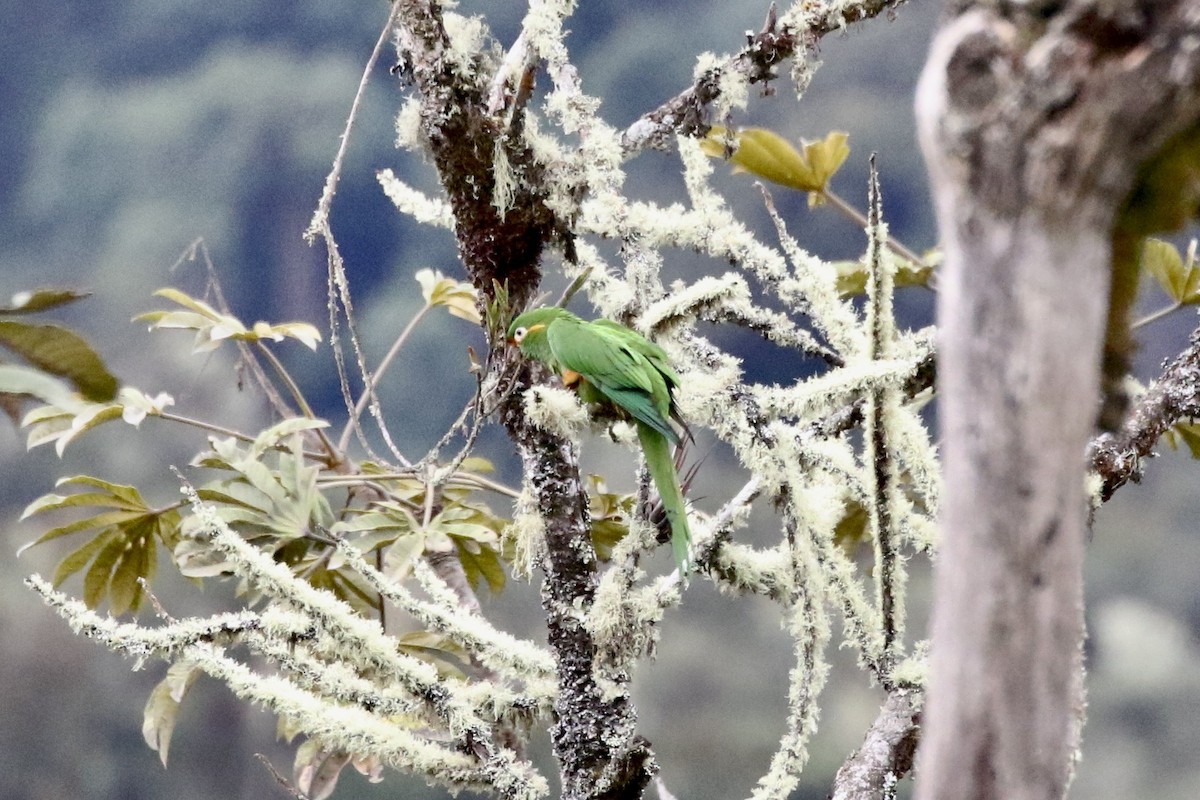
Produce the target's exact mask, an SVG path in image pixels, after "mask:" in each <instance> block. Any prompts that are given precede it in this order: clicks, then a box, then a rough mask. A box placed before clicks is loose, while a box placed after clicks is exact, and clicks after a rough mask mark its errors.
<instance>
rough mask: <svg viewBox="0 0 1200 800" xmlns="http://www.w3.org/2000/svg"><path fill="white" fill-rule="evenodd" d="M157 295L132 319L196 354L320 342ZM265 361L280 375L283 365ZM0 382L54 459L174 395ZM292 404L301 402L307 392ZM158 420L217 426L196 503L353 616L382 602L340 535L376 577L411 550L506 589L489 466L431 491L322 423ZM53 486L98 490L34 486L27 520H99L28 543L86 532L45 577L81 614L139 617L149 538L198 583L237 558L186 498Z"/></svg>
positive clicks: (164, 740) (298, 328) (160, 742)
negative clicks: (242, 427)
mask: <svg viewBox="0 0 1200 800" xmlns="http://www.w3.org/2000/svg"><path fill="white" fill-rule="evenodd" d="M417 281H418V283H419V284H420V287H421V292H422V296H423V297H424V299H425V303H426V308H431V307H444V308H446V309H447V310H448V311H449V312H450V313H451V314H453V315H455V316H458V317H461V318H463V319H466V320H469V321H471V322H475V323H476V324H479V323H480V321H481V317H480V314H479V311H478V309H477V306H476V295H475V291H474V289H473V288H472V287H471V286H470V285H469V284H465V283H462V282H459V281H455V280H452V279H449V278H446V277H444V276H443V275H442V274H441V273H438V272H435V271H433V270H422V271H421V272H419V273H418V274H417ZM156 294H157V296H159V297H162V298H165V299H167V300H169V301H171V302H172V303H174V304H176V305H177V306H179V308H177V309H172V310H162V311H153V312H149V313H146V314H142V315H141V316H139V317H138V318H137V319H139V320H141V321H144V322H148V323H149V327H150V330H151V331H155V330H174V329H183V330H192V331H194V332H195V333H196V342H195V346H194V351H195V352H197V353H206V352H208V351H210V350H212V349H213V348H215V347H218V346H219V345H220V344H221V343H222V342H224V341H227V340H233V341H245V342H252V343H256V344H258V345H260V346H266V345H268V344H269V343H271V342H278V341H282V340H283V339H286V338H293V339H297V340H299V341H301V342H303V343H304V344H305V345H306V346H308V347H310V348H314V349H315V347H316V345H317V343H318V342H319V341H320V338H321V337H320V333H319V332H318V331H317V329H316V328H315V327H313V326H312V325H309V324H307V323H299V322H290V323H284V324H269V323H266V322H258V323H256V324H254V325H252V326H247V325H245V324H243V323H242V322H241V321H240V320H239V319H237V318H236V317H234V316H232V315H230V314H227V313H224V312H222V311H219V310H217V309H216V308H214V307H213V306H212V305H210V304H209V303H207V302H204V301H202V300H197V299H195V298H193V297H191V296H189V295H188V294H186V293H184V292H182V291H179V290H177V289H171V288H168V289H161V290H159V291H158V292H157V293H156ZM75 297H76V295H74V294H73V293H69V292H65V291H61V292H51V291H49V290H47V291H43V292H39V293H32V294H30V295H28V296H27V297H25V298H20V299H19V300H18V301H14V304H13V307H12V308H11V309H7V310H5V311H13V312H15V311H18V310H28V309H40V308H49V307H53V306H55V305H59V304H61V303H63V302H69V301H70V300H71V299H74V298H75ZM2 324H3V323H2V321H0V325H2ZM0 335H2V334H0ZM39 366H42V365H41V364H37V363H35V365H34V367H39ZM275 366H276V369H277V370H283V367H282V365H281V364H278V363H276V364H275ZM279 375H280V380H281V381H282V383H283V384H284V390H285V391H289V392H296V391H298V390H297V389H296V388H295V384H294V382H293V381H291V380H290V378H289V377H288V376H287V375H286V372H280V373H279ZM0 386H10V387H16V388H19V389H23V390H25V391H27V392H28V393H30V394H35V395H37V396H39V397H42V398H43V399H44V400H46V401H47V402H46V404H45V405H42V406H40V407H37V408H35V409H33V410H31V411H30V412H29V413H28V414H26V415H25V417H24V419H23V420H22V425H23V426H24V427H26V428H27V430H28V440H27V446H28V447H30V448H32V447H36V446H38V445H43V444H48V443H54V444H55V447H56V448H57V450H58V453H59V455H63V453H64V451H65V449H66V446H67V445H68V444H69V443H71V442H73V441H75V440H76V439H77V438H79V437H80V436H82V435H84V434H86V433H88V432H89V431H91V430H94V429H95V428H96V427H98V426H99V425H101V424H103V423H105V422H109V421H113V420H117V419H122V420H124V421H125V422H127V423H129V424H132V425H138V424H140V423H141V421H142V420H143V419H145V418H146V417H147V416H157V417H163V416H164V414H165V410H164V409H165V408H166V407H167V406H169V405H172V404H173V402H174V401H173V399H172V398H171V397H170V396H169V395H167V394H159V395H157V396H153V397H152V396H149V395H147V394H145V393H143V392H141V391H140V390H138V389H135V388H133V387H124V388H122V389H121V390H120V392H119V393H117V394H116V395H115V397H113V398H110V399H109V400H108V401H107V402H92V401H89V400H86V399H83V398H80V397H78V396H77V395H74V394H73V393H71V392H69V391H67V390H66V387H65V386H62V385H61V384H60V383H59V382H57V381H56V380H55V379H54V378H53V377H51V376H48V375H46V374H45V371H44V370H39V369H37V368H24V367H21V368H18V367H15V366H12V365H0ZM297 400H298V402H299V404H300V406H301V407H302V408H307V403H306V402H304V401H303V398H300V397H297ZM167 418H168V419H169V420H170V421H171V422H174V423H182V424H189V425H194V426H197V427H201V428H204V429H207V430H210V431H219V432H221V433H222V434H223V435H217V436H213V437H211V438H210V439H209V447H208V449H206V450H205V451H203V452H201V453H200V454H198V455H197V456H196V457H195V459H193V461H192V464H191V466H192V467H193V468H195V469H202V470H211V471H216V472H217V473H220V474H219V477H216V478H214V479H212V480H209V481H207V482H205V483H202V484H200V485H199V486H198V488H197V489H196V492H195V496H196V497H197V498H198V499H199V500H200V501H201V502H203V503H205V504H206V505H208V506H210V507H211V510H212V512H213V513H214V514H215V515H216V517H217V518H218V519H220V520H221V521H222V522H224V523H225V524H226V525H228V526H229V528H230V529H231V530H233V531H236V532H237V533H238V534H240V535H241V536H243V537H244V538H245V539H246V540H247V541H249V542H253V543H254V544H255V545H257V546H258V547H260V548H262V549H263V550H265V551H267V552H270V553H271V554H272V556H273V557H274V559H275V560H276V561H278V562H280V563H283V564H286V565H287V566H288V568H289V569H290V570H291V571H292V572H293V573H294V574H296V575H297V576H300V577H303V578H304V579H305V580H306V581H308V582H309V583H310V584H312V585H313V586H317V587H320V588H324V589H326V590H328V591H329V592H331V593H332V594H333V595H334V596H336V597H338V598H340V599H342V600H344V601H345V602H347V603H349V604H350V605H351V607H353V608H354V609H355V610H356V611H358V612H359V613H361V614H363V615H374V614H378V613H379V610H380V605H379V598H378V596H377V594H376V593H375V592H374V591H373V590H371V589H370V588H369V587H368V584H367V582H366V581H365V580H364V579H363V577H362V576H360V575H358V574H357V573H355V572H354V571H353V570H351V569H350V568H349V567H348V566H347V565H346V564H345V563H344V560H343V559H342V558H341V557H340V556H339V555H338V552H337V548H336V540H337V539H338V538H345V539H347V540H349V541H351V542H352V543H353V544H354V545H355V546H356V547H358V548H359V549H360V550H361V551H362V552H364V553H372V552H374V553H376V554H377V556H378V559H379V563H380V564H381V566H383V567H384V571H385V573H386V574H388V575H390V576H392V577H394V578H397V579H403V578H405V577H406V576H407V575H409V573H410V572H411V570H412V566H413V562H414V560H415V559H418V558H421V557H422V556H424V555H427V554H437V553H441V554H451V555H453V556H455V557H456V558H457V559H458V560H459V561H460V562H461V564H462V568H463V571H464V573H465V575H466V578H467V579H468V580H469V581H470V583H471V585H473V586H477V587H478V586H482V585H484V584H486V585H487V586H488V587H489V588H490V589H491V590H492V591H493V592H499V591H501V590H502V589H503V587H504V583H505V579H506V574H507V571H506V569H505V566H504V564H503V561H502V559H501V553H500V545H499V541H500V531H501V530H502V529H503V528H504V526H505V525H506V524H507V521H506V520H504V519H502V518H500V517H497V516H495V515H494V514H493V513H492V512H491V511H490V509H489V508H488V507H487V506H486V505H485V504H484V503H482V502H480V501H479V500H478V498H477V497H476V495H477V494H478V492H479V487H478V485H477V484H474V483H471V482H470V479H471V478H472V476H476V477H477V476H480V475H482V473H485V472H488V471H490V470H491V465H490V464H489V463H488V462H486V461H485V460H483V459H478V458H471V459H466V460H464V461H463V463H462V464H461V465H460V469H459V470H458V472H457V473H455V475H457V476H459V477H458V480H457V482H456V483H453V484H451V485H445V486H436V487H435V486H431V485H430V484H429V483H428V481H427V480H424V479H422V478H419V477H417V475H416V473H415V472H399V473H398V472H394V471H391V470H390V468H388V467H384V466H380V465H376V464H372V463H366V464H363V465H362V466H360V467H356V468H353V469H351V470H350V471H349V472H348V471H347V468H346V467H347V460H346V456H345V454H342V453H338V452H335V451H333V450H332V449H331V448H332V444H331V443H330V442H329V441H328V439H327V438H325V437H324V436H323V435H322V434H321V433H320V432H321V431H322V430H323V429H324V428H326V427H328V423H327V422H326V421H324V420H319V419H314V418H311V417H308V416H303V417H289V418H286V419H284V420H282V421H280V422H276V423H275V424H273V425H271V426H270V427H268V428H266V429H265V430H263V431H261V432H260V433H258V434H256V435H254V436H248V435H244V434H240V433H236V432H231V431H228V430H227V429H224V428H222V427H220V426H218V425H215V424H212V423H207V422H203V421H200V420H192V419H189V418H186V417H182V416H178V415H167ZM451 477H453V476H451ZM61 483H62V484H63V485H71V486H74V487H80V486H84V487H90V488H91V489H92V490H93V491H86V492H78V493H74V494H68V495H60V494H48V495H45V496H44V497H41V498H39V499H38V500H36V501H34V502H33V503H31V504H30V505H29V507H28V508H27V509H26V510H25V515H24V516H25V517H26V518H28V517H33V516H35V515H39V514H43V513H45V512H50V511H62V510H67V509H73V510H80V509H89V510H91V511H94V512H97V513H89V514H88V515H86V516H84V517H82V518H80V519H76V520H73V521H71V522H68V523H66V524H63V525H60V526H58V527H55V528H52V529H51V530H49V531H47V532H46V533H45V534H43V535H42V536H41V537H39V538H38V539H37V540H36V541H34V542H32V543H31V545H29V546H32V545H40V544H44V543H47V542H50V541H53V540H55V539H58V538H60V537H63V536H67V535H70V534H74V533H80V532H90V533H91V534H92V537H91V538H90V539H89V541H88V542H86V543H85V544H84V545H83V546H81V547H79V548H77V549H76V550H75V551H73V552H71V553H70V554H68V555H67V556H66V557H65V558H63V560H62V561H61V562H60V563H59V565H58V568H57V570H56V572H55V575H54V584H55V585H56V586H57V585H59V584H61V583H62V582H63V581H64V580H66V579H67V578H69V577H71V576H72V575H74V574H76V573H80V572H82V573H84V593H83V595H84V596H83V599H84V601H85V603H86V604H87V605H88V607H90V608H96V607H98V606H99V605H100V604H102V603H103V602H105V601H107V602H108V603H109V606H110V609H111V611H112V613H114V614H121V613H124V612H125V611H130V610H137V608H138V606H139V604H140V602H141V600H142V586H141V584H140V583H139V579H144V580H146V581H149V580H151V579H152V578H153V576H154V574H155V568H156V566H157V545H158V544H160V543H161V544H162V545H164V546H165V547H166V549H167V550H168V552H169V553H170V555H171V557H172V559H173V561H174V562H175V564H176V565H177V566H178V568H179V570H180V572H181V573H182V574H183V575H185V576H187V577H189V578H191V579H193V580H197V581H203V580H205V579H210V578H217V577H223V576H228V575H231V574H232V573H233V571H234V570H233V566H232V565H231V564H230V563H228V562H227V561H226V560H225V558H224V557H223V556H221V555H220V554H219V553H218V552H217V551H215V550H214V549H213V548H211V547H210V546H209V545H208V544H207V543H206V541H205V537H204V536H202V535H201V534H203V533H204V531H203V530H202V524H201V523H200V522H199V521H198V520H197V518H196V517H195V516H186V517H185V516H183V515H182V514H181V510H182V509H184V508H185V507H187V506H188V505H189V501H187V500H181V501H179V502H177V503H175V504H173V505H170V506H168V507H166V508H157V509H156V508H153V507H151V506H150V505H149V504H148V503H146V502H145V501H144V500H143V498H142V496H141V494H140V493H139V492H138V490H137V489H136V488H134V487H132V486H123V485H119V484H113V483H110V482H108V481H105V480H103V479H101V478H97V477H92V476H86V475H84V476H76V477H72V478H66V479H64V480H63V481H62V482H61ZM348 490H349V491H348ZM431 492H432V493H431ZM427 495H428V500H427ZM435 501H436V502H435ZM238 591H239V593H241V594H246V595H248V597H249V599H250V600H254V599H255V597H256V596H257V595H255V594H254V590H253V587H251V586H248V585H245V584H244V583H243V584H240V585H239V586H238ZM398 646H399V647H400V648H401V649H402V650H404V651H406V652H407V651H411V653H412V654H413V655H416V656H417V657H419V658H422V659H425V660H428V661H430V662H431V663H434V664H436V665H437V667H438V668H439V669H440V670H443V671H444V672H445V673H446V674H458V673H459V672H460V664H461V662H462V658H461V656H462V653H461V651H460V649H458V648H457V646H456V645H455V644H454V643H453V642H450V641H449V640H444V639H443V638H442V637H441V635H440V634H437V633H433V632H426V631H413V632H411V633H410V634H408V635H406V636H405V637H402V638H401V640H400V642H399V645H398ZM171 680H172V679H171V678H170V676H169V678H168V682H164V684H162V685H160V687H159V689H156V691H155V694H154V695H153V696H152V697H151V701H150V703H149V704H148V705H147V711H146V730H145V734H146V737H147V741H149V742H150V743H151V746H153V747H156V748H157V749H158V750H159V752H160V754H162V756H163V758H164V760H165V758H166V750H167V745H168V744H169V741H170V732H171V727H172V726H173V724H174V713H175V708H176V706H177V702H178V700H179V699H180V697H181V696H182V695H181V692H180V690H179V686H178V685H177V682H175V683H170V681H171ZM173 704H175V705H173Z"/></svg>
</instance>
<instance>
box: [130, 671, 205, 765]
mask: <svg viewBox="0 0 1200 800" xmlns="http://www.w3.org/2000/svg"><path fill="white" fill-rule="evenodd" d="M199 675H200V670H199V668H197V667H196V666H195V665H194V664H192V663H191V662H190V661H177V662H175V663H174V664H172V665H171V666H170V667H169V668H168V669H167V675H166V677H165V678H163V679H162V680H161V681H159V682H158V683H157V684H156V685H155V687H154V688H153V689H152V690H151V691H150V696H149V697H148V698H146V708H145V710H144V711H143V712H142V738H143V739H145V740H146V744H147V745H149V746H150V749H151V750H155V751H157V752H158V757H159V759H160V760H161V761H162V765H163V766H164V767H165V766H166V765H167V754H168V751H169V750H170V749H171V734H173V733H174V732H175V721H176V719H178V717H179V708H180V706H181V705H182V704H183V697H184V695H186V694H187V691H188V689H190V688H191V686H192V683H193V682H195V680H196V678H197V677H199Z"/></svg>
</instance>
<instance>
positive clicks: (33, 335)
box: [0, 288, 118, 417]
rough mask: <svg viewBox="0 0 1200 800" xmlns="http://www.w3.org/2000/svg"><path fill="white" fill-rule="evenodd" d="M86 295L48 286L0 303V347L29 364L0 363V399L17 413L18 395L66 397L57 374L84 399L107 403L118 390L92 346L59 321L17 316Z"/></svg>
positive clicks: (47, 399)
mask: <svg viewBox="0 0 1200 800" xmlns="http://www.w3.org/2000/svg"><path fill="white" fill-rule="evenodd" d="M84 297H87V293H85V292H79V291H76V290H74V289H61V288H46V289H36V290H34V291H31V292H20V293H18V294H17V295H15V296H14V297H13V299H12V301H11V302H10V303H9V304H8V305H7V306H0V347H4V348H5V349H7V350H8V351H9V352H10V353H12V354H13V355H15V356H17V357H19V358H21V359H22V360H24V361H25V362H26V363H27V364H28V365H29V367H20V366H15V365H6V364H0V367H2V368H3V369H0V400H3V401H4V406H5V407H6V408H7V409H9V410H10V412H12V413H13V415H14V417H15V409H16V407H17V403H16V398H19V397H21V396H25V395H28V396H32V397H36V398H38V399H39V400H42V401H43V402H59V401H63V400H65V399H66V398H67V397H68V395H69V393H68V392H67V391H66V389H65V387H63V386H62V385H61V384H60V383H59V382H58V381H56V380H54V379H55V378H63V379H65V380H67V381H69V382H70V383H71V384H72V385H73V386H74V387H75V389H76V390H77V391H78V392H79V393H80V394H81V395H82V396H83V398H84V399H85V400H88V401H91V402H100V403H102V402H106V401H109V400H112V399H113V398H114V397H115V396H116V394H117V386H118V381H117V379H116V377H114V376H113V374H112V373H111V372H109V371H108V368H107V367H106V366H105V365H104V360H103V359H102V358H101V357H100V355H99V354H98V353H96V351H95V350H94V349H92V347H91V345H89V344H88V343H87V342H86V341H85V340H84V339H83V337H81V336H80V335H79V334H77V333H75V332H74V331H71V330H68V329H67V328H64V327H62V326H61V325H54V324H35V323H32V322H26V321H24V320H20V319H14V317H20V316H23V315H26V314H31V313H34V312H38V311H45V310H47V309H51V308H58V307H60V306H63V305H66V304H68V303H73V302H75V301H76V300H80V299H82V298H84Z"/></svg>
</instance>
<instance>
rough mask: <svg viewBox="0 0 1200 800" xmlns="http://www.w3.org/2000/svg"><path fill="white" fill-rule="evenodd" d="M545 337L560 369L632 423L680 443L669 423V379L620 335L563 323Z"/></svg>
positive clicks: (598, 327) (549, 330)
mask: <svg viewBox="0 0 1200 800" xmlns="http://www.w3.org/2000/svg"><path fill="white" fill-rule="evenodd" d="M547 335H548V339H549V343H550V349H551V350H552V351H553V353H554V358H555V360H556V361H557V362H558V363H559V364H560V365H561V366H562V367H565V368H566V369H569V370H571V371H573V372H578V373H579V374H580V375H582V376H583V378H584V380H586V381H588V382H589V383H590V384H591V385H592V386H594V387H595V388H596V389H598V390H599V391H600V393H601V394H603V395H604V396H605V397H607V398H608V399H609V400H611V401H612V402H613V403H615V404H616V405H618V406H620V407H621V408H623V409H625V411H627V412H628V413H629V414H630V415H631V416H632V417H633V418H634V419H636V420H638V421H639V422H641V423H643V424H644V425H647V426H649V427H651V428H653V429H654V430H656V431H658V432H660V433H661V434H662V435H663V436H666V437H667V438H668V439H669V440H670V441H672V442H677V441H679V435H678V434H677V433H676V432H675V430H674V429H673V428H671V425H670V423H669V422H668V421H667V415H668V413H669V411H670V393H669V390H668V388H667V384H666V381H665V379H664V378H663V376H662V375H660V374H659V373H658V371H657V370H656V368H655V367H654V365H652V364H651V363H650V362H649V361H648V360H647V359H646V357H645V356H643V355H642V354H641V353H639V352H638V351H637V350H636V349H634V348H632V347H630V346H628V345H627V344H626V342H625V341H624V339H623V337H622V336H621V335H619V334H617V333H614V332H613V331H612V330H611V329H609V328H606V327H604V326H596V325H594V324H589V323H580V324H571V323H563V322H556V323H554V324H552V325H551V326H550V327H549V329H548V331H547ZM635 335H636V334H635ZM656 383H657V385H656ZM660 406H661V407H660Z"/></svg>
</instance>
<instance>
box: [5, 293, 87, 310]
mask: <svg viewBox="0 0 1200 800" xmlns="http://www.w3.org/2000/svg"><path fill="white" fill-rule="evenodd" d="M91 294H92V293H91V292H81V291H78V290H76V289H58V288H43V289H34V290H33V291H28V292H17V293H16V294H14V295H13V296H12V300H10V301H9V304H8V305H7V306H0V315H2V316H8V315H11V314H31V313H33V312H35V311H45V310H46V309H48V308H57V307H58V306H65V305H66V304H68V303H74V302H75V301H76V300H82V299H83V298H85V297H90V296H91Z"/></svg>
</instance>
